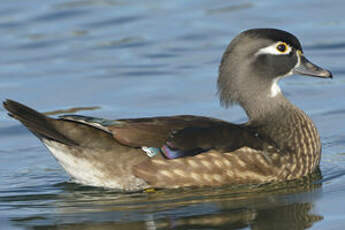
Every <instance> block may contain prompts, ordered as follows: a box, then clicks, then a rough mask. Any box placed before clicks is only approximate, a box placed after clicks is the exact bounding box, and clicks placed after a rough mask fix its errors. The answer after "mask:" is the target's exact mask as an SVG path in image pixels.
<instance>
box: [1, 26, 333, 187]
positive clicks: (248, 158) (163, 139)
mask: <svg viewBox="0 0 345 230" xmlns="http://www.w3.org/2000/svg"><path fill="white" fill-rule="evenodd" d="M292 74H300V75H309V76H315V77H322V78H332V74H331V72H329V71H327V70H325V69H322V68H320V67H318V66H316V65H314V64H312V63H311V62H309V61H308V60H307V59H306V58H305V56H304V54H303V51H302V47H301V44H300V43H299V41H298V40H297V38H296V37H295V36H294V35H292V34H290V33H288V32H285V31H282V30H277V29H251V30H247V31H244V32H242V33H240V34H239V35H238V36H236V37H235V39H234V40H233V41H232V42H231V43H230V44H229V46H228V47H227V49H226V51H225V53H224V55H223V58H222V61H221V64H220V68H219V78H218V93H219V97H220V102H221V104H222V105H223V106H225V107H229V106H231V105H232V104H239V105H241V106H242V107H243V108H244V110H245V112H246V114H247V115H248V117H249V121H248V122H247V123H245V124H233V123H229V122H227V121H222V120H218V119H215V118H209V117H200V116H191V115H183V116H172V117H153V118H139V119H120V120H105V119H101V118H93V117H85V116H77V115H66V116H61V117H59V118H58V119H54V118H49V117H47V116H45V115H43V114H41V113H39V112H36V111H35V110H33V109H30V108H28V107H26V106H24V105H22V104H19V103H17V102H15V101H12V100H7V101H5V102H4V107H5V108H6V109H7V110H8V111H9V114H10V115H11V116H12V117H14V118H15V119H17V120H19V121H20V122H22V123H23V124H24V125H25V126H26V127H27V128H28V129H29V130H30V131H31V132H32V133H33V134H35V135H36V136H37V137H38V138H39V139H40V140H41V141H42V142H43V144H45V145H46V146H47V147H48V149H49V150H50V151H51V152H52V154H53V156H54V157H55V158H56V159H57V161H58V162H59V163H60V164H61V165H62V167H63V168H64V169H65V170H66V171H67V172H68V173H69V175H70V176H71V177H72V178H73V179H74V180H75V181H77V182H79V183H81V184H85V185H91V186H101V187H107V188H116V189H121V190H125V191H137V190H143V189H147V188H179V187H187V186H221V185H227V184H263V183H269V182H279V181H286V180H292V179H297V178H301V177H304V176H306V175H308V174H310V173H312V172H313V171H314V170H316V169H317V168H318V165H319V162H320V155H321V143H320V137H319V134H318V131H317V129H316V128H315V125H314V124H313V122H312V121H311V119H310V118H309V117H308V116H307V115H306V114H305V113H304V112H303V111H301V110H300V109H298V108H297V107H295V106H294V105H292V104H291V103H290V102H289V101H288V100H287V99H286V98H285V97H284V96H283V94H282V93H281V91H280V88H279V86H278V84H277V83H278V81H279V80H280V79H281V78H283V77H287V76H290V75H292Z"/></svg>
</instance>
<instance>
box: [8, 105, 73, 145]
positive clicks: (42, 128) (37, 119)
mask: <svg viewBox="0 0 345 230" xmlns="http://www.w3.org/2000/svg"><path fill="white" fill-rule="evenodd" d="M3 105H4V108H5V109H6V110H7V111H8V112H9V115H10V116H11V117H13V118H15V119H17V120H18V121H20V122H21V123H23V125H25V126H26V127H27V128H28V129H29V130H30V131H31V132H32V133H33V134H35V135H36V136H37V137H38V138H40V139H42V138H45V139H50V140H54V141H57V142H60V143H62V144H66V145H77V143H75V142H74V141H73V140H71V139H70V138H68V137H66V136H65V135H63V134H62V133H60V132H59V131H58V130H57V128H56V124H55V123H56V120H55V119H53V118H49V117H47V116H45V115H44V114H42V113H39V112H37V111H35V110H33V109H31V108H29V107H27V106H25V105H23V104H20V103H18V102H16V101H13V100H9V99H7V100H6V101H4V102H3Z"/></svg>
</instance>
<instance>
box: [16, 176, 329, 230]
mask: <svg viewBox="0 0 345 230" xmlns="http://www.w3.org/2000/svg"><path fill="white" fill-rule="evenodd" d="M320 179H321V173H320V171H318V172H316V173H314V174H313V175H311V176H310V177H308V178H304V179H303V180H299V181H293V182H289V183H284V184H276V185H265V186H259V187H251V188H250V189H249V190H248V187H247V188H239V189H229V188H218V189H202V190H201V189H191V190H182V191H171V190H169V191H160V192H157V193H152V194H145V193H142V194H127V195H128V196H127V197H126V195H124V194H120V195H119V194H117V195H119V196H118V197H117V195H115V194H112V195H111V194H109V193H108V194H104V193H103V194H104V195H100V196H99V197H96V196H93V195H92V194H88V195H86V194H85V191H80V190H79V192H80V193H81V194H84V195H81V194H78V192H77V191H75V192H74V196H73V198H71V197H70V198H69V199H70V200H69V199H66V197H64V198H63V199H61V200H60V201H59V204H57V206H58V207H55V208H57V212H58V213H57V214H56V217H55V218H53V219H52V220H47V221H43V222H41V224H33V223H31V224H29V223H27V224H28V225H26V224H25V221H24V222H23V221H21V223H19V222H17V224H20V225H23V224H24V225H26V226H27V227H29V226H30V227H29V228H30V229H66V230H76V229H78V230H79V229H82V230H93V229H98V230H108V229H117V230H122V229H126V230H127V229H131V230H135V229H147V230H158V229H241V228H248V229H255V230H257V229H265V230H267V229H279V230H284V229H289V230H290V229H294V230H296V229H297V230H298V229H306V228H308V227H310V226H312V225H313V224H314V223H315V222H318V221H320V220H322V219H323V217H322V216H320V215H317V214H315V213H313V211H312V210H313V203H314V201H315V200H316V199H317V198H318V196H319V194H320V193H321V184H320V183H319V181H320ZM245 189H246V190H245ZM67 190H68V189H67ZM71 193H73V191H69V192H68V194H69V195H71ZM98 194H100V193H99V191H98ZM94 195H95V194H94ZM119 197H121V198H119ZM64 202H66V203H64ZM67 203H68V204H67ZM48 219H50V218H48Z"/></svg>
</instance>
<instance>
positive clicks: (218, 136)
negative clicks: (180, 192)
mask: <svg viewBox="0 0 345 230" xmlns="http://www.w3.org/2000/svg"><path fill="white" fill-rule="evenodd" d="M60 119H63V120H70V121H76V122H81V123H86V124H88V125H91V126H94V127H97V128H99V129H102V130H104V131H106V132H108V133H110V134H112V135H113V137H114V138H115V140H117V141H118V142H119V143H121V144H123V145H126V146H130V147H135V148H143V147H144V148H153V151H161V152H162V153H163V154H164V155H165V156H166V157H167V158H169V159H173V158H180V157H185V156H192V155H196V154H199V153H202V152H206V151H208V150H210V149H213V150H217V151H222V152H226V151H233V150H236V149H238V148H240V147H243V146H250V147H254V148H260V145H261V142H260V140H259V139H258V138H257V137H256V136H255V134H254V133H253V132H252V131H251V130H249V129H248V128H246V127H244V126H242V125H236V124H232V123H229V122H225V121H222V120H218V119H214V118H209V117H202V116H191V115H180V116H170V117H151V118H137V119H119V120H106V119H102V118H94V117H86V116H79V115H67V116H61V117H60Z"/></svg>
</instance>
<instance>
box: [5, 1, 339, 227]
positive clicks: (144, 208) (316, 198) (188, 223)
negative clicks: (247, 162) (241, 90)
mask: <svg viewBox="0 0 345 230" xmlns="http://www.w3.org/2000/svg"><path fill="white" fill-rule="evenodd" d="M344 7H345V3H344V2H343V1H340V0H334V1H315V0H306V1H298V0H292V1H289V2H286V1H282V0H278V1H273V0H271V1H269V0H266V1H246V0H238V1H221V0H213V1H211V0H203V1H196V0H195V1H182V0H181V1H153V0H152V1H129V0H127V1H121V0H72V1H67V0H65V1H62V0H59V1H37V0H26V1H18V0H3V1H1V4H0V34H1V36H0V50H1V55H0V66H1V68H0V100H1V101H2V100H4V99H5V98H11V99H15V100H18V101H21V102H23V103H25V104H28V105H30V106H33V107H34V108H36V109H38V110H40V111H43V112H52V111H53V112H54V111H55V113H54V114H56V113H59V112H68V113H72V112H77V111H78V109H75V108H79V109H80V108H84V110H80V111H78V113H79V114H84V115H91V116H100V117H106V118H124V117H139V116H153V115H174V114H195V115H207V116H213V117H218V118H221V119H226V120H229V121H233V122H241V121H245V116H244V115H245V114H244V113H243V111H242V110H241V109H240V108H238V107H234V108H232V109H229V110H225V109H223V108H220V106H219V104H218V100H217V97H216V87H215V86H216V84H215V82H216V79H217V68H218V65H219V61H220V58H221V55H222V53H223V51H224V49H225V47H226V45H227V44H228V43H229V41H230V40H231V39H232V38H233V37H234V36H235V35H236V34H237V33H239V32H240V31H243V30H245V29H248V28H253V27H275V28H280V29H284V30H288V31H290V32H292V33H294V34H295V35H297V36H298V37H299V39H300V40H301V42H302V43H303V46H304V52H305V53H306V55H307V56H308V57H309V59H311V60H312V61H313V62H315V63H318V64H320V65H321V66H324V67H326V68H328V69H330V70H332V72H333V73H334V79H333V80H332V81H330V80H324V79H315V78H308V77H297V76H294V77H291V78H289V79H284V81H282V82H281V83H280V86H281V87H282V89H283V91H284V93H285V94H286V95H287V97H288V98H289V99H290V100H291V101H292V102H293V103H294V104H296V105H298V106H299V107H300V108H302V109H303V110H304V111H306V112H307V113H308V114H309V115H310V116H311V117H312V119H313V120H314V121H315V123H316V125H317V127H318V129H319V131H320V134H321V139H322V143H323V156H322V161H321V174H322V176H320V175H316V179H315V178H314V180H313V182H310V181H304V182H300V183H296V184H285V185H281V186H278V187H271V188H265V189H262V188H246V189H244V188H242V189H240V190H236V189H231V188H212V189H210V188H209V189H193V190H182V191H181V190H172V191H160V192H158V193H129V194H123V193H118V192H115V191H109V190H104V189H98V188H90V187H84V186H80V185H77V184H73V183H70V182H68V181H69V178H68V176H67V175H66V174H65V173H64V171H63V170H62V168H61V167H60V166H59V165H58V164H57V163H56V162H55V160H54V159H53V157H52V156H51V155H50V154H49V152H48V150H46V149H45V148H44V147H43V146H42V144H41V143H40V142H39V141H38V140H37V139H36V138H35V137H34V136H33V135H32V134H31V133H29V132H28V131H27V130H26V129H25V128H24V127H23V126H22V125H21V124H19V123H18V122H17V121H14V120H13V119H11V118H9V117H8V116H7V115H6V113H5V111H4V109H3V108H0V137H1V138H0V175H1V180H0V228H1V229H88V230H89V229H114V228H115V229H149V230H153V229H306V228H311V229H343V223H344V222H345V209H344V204H345V176H344V175H345V134H344V133H345V132H344V131H345V100H344V96H345V91H344V83H345V65H344V63H345V19H344V13H343V9H344Z"/></svg>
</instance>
